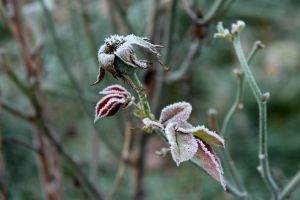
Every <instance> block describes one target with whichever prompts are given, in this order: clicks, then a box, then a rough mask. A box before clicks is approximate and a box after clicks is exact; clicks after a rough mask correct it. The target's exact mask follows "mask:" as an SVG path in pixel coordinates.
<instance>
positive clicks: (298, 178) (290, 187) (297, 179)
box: [278, 171, 300, 200]
mask: <svg viewBox="0 0 300 200" xmlns="http://www.w3.org/2000/svg"><path fill="white" fill-rule="evenodd" d="M299 185H300V171H298V172H297V173H296V175H295V176H294V177H293V178H292V179H291V180H290V182H289V183H288V184H287V185H286V186H285V187H284V188H283V190H282V191H281V193H280V194H279V197H278V200H282V199H285V198H287V197H288V196H289V195H290V194H291V193H292V192H293V191H294V190H295V189H296V188H297V187H299Z"/></svg>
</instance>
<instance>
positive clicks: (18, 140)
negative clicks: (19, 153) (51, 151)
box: [3, 136, 39, 153]
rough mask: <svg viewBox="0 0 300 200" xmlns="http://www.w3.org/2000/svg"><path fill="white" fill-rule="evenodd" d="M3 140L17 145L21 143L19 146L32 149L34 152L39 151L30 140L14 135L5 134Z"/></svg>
mask: <svg viewBox="0 0 300 200" xmlns="http://www.w3.org/2000/svg"><path fill="white" fill-rule="evenodd" d="M3 142H5V143H14V144H18V145H21V146H23V147H25V148H27V149H29V150H32V151H34V152H36V153H39V148H38V147H36V146H34V144H32V143H31V142H29V141H26V140H24V139H21V138H17V137H14V136H5V137H3Z"/></svg>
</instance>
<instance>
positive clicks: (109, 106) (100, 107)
mask: <svg viewBox="0 0 300 200" xmlns="http://www.w3.org/2000/svg"><path fill="white" fill-rule="evenodd" d="M99 94H103V95H105V96H104V97H103V98H102V99H100V101H98V103H97V105H96V108H95V121H94V122H96V121H97V120H98V119H100V118H102V117H109V116H113V115H114V114H116V113H117V112H118V111H119V109H120V108H127V107H129V106H130V105H131V104H132V103H133V102H134V97H133V96H132V95H131V93H130V92H128V91H127V90H126V89H125V88H124V87H122V86H120V85H111V86H108V87H106V88H104V89H103V90H102V91H100V92H99Z"/></svg>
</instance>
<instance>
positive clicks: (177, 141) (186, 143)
mask: <svg viewBox="0 0 300 200" xmlns="http://www.w3.org/2000/svg"><path fill="white" fill-rule="evenodd" d="M177 126H178V124H177V123H172V122H171V123H168V125H167V127H166V129H165V132H166V137H167V139H168V142H169V144H170V149H171V154H172V158H173V160H174V161H175V163H176V165H177V166H179V164H180V163H181V162H184V161H187V160H190V159H191V158H192V157H193V156H194V155H195V153H196V152H197V149H198V144H197V141H196V139H195V137H194V136H193V135H192V134H190V133H188V134H184V133H180V132H176V128H177Z"/></svg>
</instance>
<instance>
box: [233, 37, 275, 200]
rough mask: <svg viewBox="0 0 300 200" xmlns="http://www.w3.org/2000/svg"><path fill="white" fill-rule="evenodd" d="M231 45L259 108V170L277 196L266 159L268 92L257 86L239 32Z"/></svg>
mask: <svg viewBox="0 0 300 200" xmlns="http://www.w3.org/2000/svg"><path fill="white" fill-rule="evenodd" d="M233 47H234V50H235V52H236V54H237V57H238V60H239V62H240V64H241V67H242V69H243V72H244V73H245V77H246V80H247V82H248V84H249V85H250V88H251V90H252V92H253V94H254V96H255V98H256V101H257V104H258V109H259V155H258V156H259V161H260V166H259V168H258V169H259V171H260V173H261V175H262V178H263V179H264V181H265V183H266V185H267V186H268V188H269V190H270V191H271V193H272V195H273V197H275V198H277V196H278V189H279V188H278V186H277V183H276V182H275V180H274V179H273V176H272V174H271V171H270V165H269V159H268V143H267V101H268V94H263V93H262V92H261V90H260V88H259V87H258V85H257V83H256V80H255V78H254V76H253V74H252V72H251V70H250V68H249V65H248V63H247V59H246V58H245V55H244V52H243V49H242V46H241V41H240V36H239V34H238V35H236V37H234V38H233Z"/></svg>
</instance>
